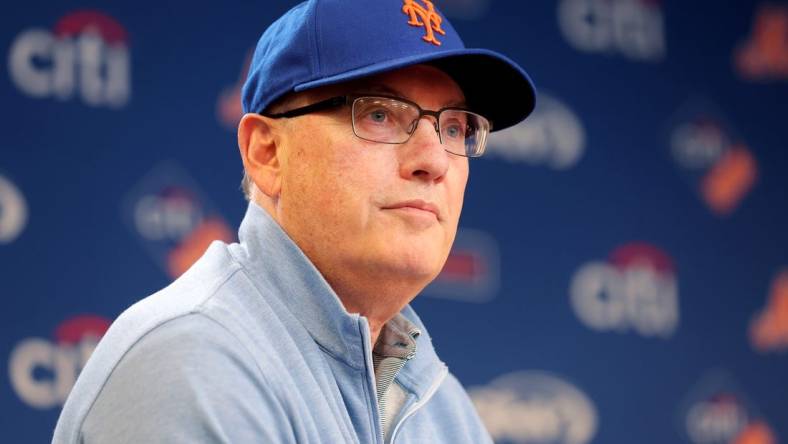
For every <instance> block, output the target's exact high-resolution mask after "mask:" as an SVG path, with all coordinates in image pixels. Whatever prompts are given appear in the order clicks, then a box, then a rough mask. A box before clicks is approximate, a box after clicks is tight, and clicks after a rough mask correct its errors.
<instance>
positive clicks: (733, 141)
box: [669, 105, 758, 216]
mask: <svg viewBox="0 0 788 444" xmlns="http://www.w3.org/2000/svg"><path fill="white" fill-rule="evenodd" d="M703 107H704V108H708V106H707V105H704V106H703ZM669 139H670V140H669V143H670V150H671V154H672V156H673V159H674V160H675V161H676V163H677V164H678V165H679V166H680V167H681V168H682V170H684V171H685V172H686V173H687V175H688V176H689V178H690V181H691V183H692V184H693V185H694V186H695V187H696V189H697V192H698V194H699V195H700V197H701V199H702V200H703V202H704V203H705V204H706V206H707V207H708V208H709V209H710V210H711V211H712V212H713V213H715V214H717V215H718V216H726V215H728V214H731V213H733V212H734V211H735V210H736V208H738V207H739V205H740V204H741V202H742V201H743V200H744V198H745V197H746V196H747V195H748V194H749V193H750V191H751V190H752V188H753V187H754V185H755V183H756V181H757V178H758V162H757V161H756V159H755V157H754V156H753V154H752V152H751V151H750V149H749V148H748V147H747V145H746V144H745V143H744V142H743V141H741V140H739V139H737V138H735V137H734V136H733V135H732V132H731V131H730V129H728V128H727V126H726V125H724V124H723V123H722V119H720V118H718V117H715V116H714V113H712V112H711V111H710V110H705V109H698V110H693V111H691V112H690V113H689V115H687V116H684V117H683V118H681V119H679V120H678V121H677V122H676V123H675V124H674V125H673V127H672V130H671V131H670V135H669Z"/></svg>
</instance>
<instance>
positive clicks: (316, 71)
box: [301, 0, 323, 83]
mask: <svg viewBox="0 0 788 444" xmlns="http://www.w3.org/2000/svg"><path fill="white" fill-rule="evenodd" d="M314 2H315V7H314V9H313V10H312V14H311V17H310V18H311V20H312V26H309V27H308V30H309V36H308V38H309V46H310V49H312V55H313V57H309V60H310V62H311V63H312V66H311V68H312V76H311V78H310V80H312V79H316V78H320V77H321V76H322V75H323V69H322V64H321V63H320V41H319V39H318V38H317V36H318V35H319V30H318V29H317V28H318V26H319V25H318V24H319V23H320V20H318V19H317V14H318V9H319V8H318V6H319V4H318V3H319V1H318V0H314ZM301 83H303V82H301Z"/></svg>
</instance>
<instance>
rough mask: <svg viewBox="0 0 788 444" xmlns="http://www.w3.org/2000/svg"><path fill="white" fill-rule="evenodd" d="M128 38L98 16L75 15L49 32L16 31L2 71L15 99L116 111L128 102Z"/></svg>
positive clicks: (87, 12) (113, 22) (118, 26)
mask: <svg viewBox="0 0 788 444" xmlns="http://www.w3.org/2000/svg"><path fill="white" fill-rule="evenodd" d="M128 46H129V45H128V34H127V32H126V30H125V29H124V27H123V26H122V25H121V24H120V23H119V22H118V21H116V20H115V19H114V18H112V17H110V16H108V15H106V14H103V13H101V12H98V11H92V10H82V11H75V12H72V13H70V14H68V15H65V16H64V17H62V18H61V19H60V20H59V21H58V22H57V23H56V24H55V26H54V27H53V29H52V30H47V29H40V28H31V29H27V30H24V31H22V32H21V33H20V34H19V35H17V36H16V38H15V39H14V42H13V43H12V44H11V49H10V54H9V57H8V64H9V66H8V71H9V74H10V77H11V81H12V82H13V84H14V86H15V87H16V88H17V90H19V91H20V92H21V93H23V94H25V95H27V96H29V97H34V98H54V99H56V100H60V101H68V100H71V99H72V98H74V97H79V98H80V99H81V101H82V102H83V103H84V104H86V105H88V106H92V107H107V108H122V107H124V106H125V105H126V104H127V103H128V102H129V99H130V96H131V61H130V56H129V50H128Z"/></svg>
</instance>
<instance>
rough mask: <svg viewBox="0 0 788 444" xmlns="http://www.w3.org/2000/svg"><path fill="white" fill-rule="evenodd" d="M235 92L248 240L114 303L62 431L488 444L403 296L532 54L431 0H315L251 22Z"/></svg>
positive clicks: (420, 272) (529, 94)
mask: <svg viewBox="0 0 788 444" xmlns="http://www.w3.org/2000/svg"><path fill="white" fill-rule="evenodd" d="M348 11H354V12H353V14H348ZM243 106H244V110H245V111H246V112H247V113H248V114H246V115H245V116H244V117H243V119H242V121H241V123H240V125H239V128H238V144H239V147H240V152H241V158H242V160H243V164H244V169H245V179H244V187H245V191H246V192H247V196H248V197H249V199H250V204H249V208H248V210H247V213H246V216H245V218H244V220H243V223H242V224H241V228H240V232H239V237H240V243H239V244H232V245H226V244H224V243H221V242H215V243H214V244H212V245H211V246H210V248H209V249H208V250H207V251H206V253H205V254H204V256H203V257H202V258H201V259H200V260H199V261H198V262H197V263H196V264H195V265H194V266H193V267H192V268H191V269H190V270H189V271H187V272H186V273H185V274H184V275H183V276H182V277H180V278H178V279H177V280H176V281H175V282H174V283H173V284H171V285H170V286H168V287H167V288H165V289H164V290H162V291H160V292H158V293H157V294H154V295H153V296H150V297H148V298H146V299H145V300H143V301H141V302H139V303H138V304H136V305H134V306H133V307H132V308H130V309H129V310H127V311H126V312H125V313H124V314H122V315H121V316H120V317H119V318H118V320H117V321H116V322H115V323H114V324H113V326H112V327H111V328H110V330H109V331H108V332H107V334H106V335H105V337H104V339H103V340H102V342H101V343H100V344H99V346H98V348H97V349H96V351H95V352H94V354H93V356H92V357H91V359H90V361H89V362H88V364H87V366H86V367H85V369H84V370H83V371H82V374H81V375H80V377H79V380H78V381H77V383H76V385H75V387H74V389H73V391H72V393H71V395H70V397H69V399H68V401H67V403H66V405H65V407H64V409H63V413H62V415H61V417H60V420H59V422H58V425H57V429H56V430H55V436H54V441H55V442H58V443H60V442H68V443H71V442H101V443H103V442H146V443H149V442H233V443H239V442H240V443H245V442H273V443H382V442H402V443H405V442H407V443H414V442H424V443H483V442H490V441H491V440H490V436H489V434H488V433H487V432H486V430H485V429H484V426H483V425H482V423H481V421H480V419H479V417H478V415H477V414H476V412H475V410H474V408H473V406H472V404H471V402H470V400H469V398H468V396H467V394H466V393H465V391H464V390H463V388H462V386H461V385H460V384H459V383H458V381H457V380H456V379H455V378H454V377H453V376H452V375H451V374H449V372H448V369H447V367H446V366H445V365H444V364H443V363H442V362H441V361H440V360H439V359H438V358H437V356H436V355H435V351H434V350H433V348H432V345H431V342H430V338H429V335H428V334H427V331H426V329H425V327H424V326H423V325H422V323H421V321H420V320H419V319H418V317H417V316H416V314H415V313H414V312H413V310H412V309H411V308H410V306H409V305H408V303H409V302H410V301H411V300H412V299H413V298H414V297H415V296H416V295H417V294H418V293H419V292H420V291H421V290H422V289H423V288H424V287H425V286H426V285H427V284H428V283H429V282H430V281H431V280H432V279H434V278H435V277H436V276H437V274H438V273H439V271H440V270H441V268H442V266H443V264H444V262H445V260H446V258H447V256H448V254H449V250H450V247H451V244H452V242H453V240H454V236H455V233H456V230H457V223H458V219H459V216H460V211H461V208H462V202H463V193H464V190H465V185H466V182H467V179H468V157H475V156H479V155H481V154H482V153H483V152H484V147H485V143H486V138H487V135H488V133H489V131H490V129H491V125H494V126H495V128H498V129H500V128H505V127H507V126H511V125H513V124H515V123H517V122H519V121H520V120H522V119H524V118H525V117H526V116H527V115H528V114H529V113H530V111H531V110H532V108H533V106H534V91H533V87H532V85H531V83H530V80H529V79H528V77H527V75H526V74H525V72H524V71H522V69H521V68H519V67H518V66H517V65H516V64H514V62H512V61H510V60H508V59H506V58H504V57H503V56H500V55H498V54H495V53H493V52H490V51H485V50H468V49H465V48H464V46H463V44H462V42H461V41H460V39H459V37H458V36H457V34H456V32H455V31H454V30H453V29H452V27H451V26H450V25H449V23H448V22H446V21H445V20H444V19H443V17H442V16H440V13H439V12H437V11H436V10H435V9H434V7H433V5H432V4H431V3H429V2H427V1H424V2H416V1H401V0H375V1H372V2H369V1H361V0H312V1H309V2H307V3H304V4H301V5H299V6H297V7H295V8H294V9H292V10H291V11H289V12H288V13H287V14H285V15H284V16H283V17H282V18H280V19H279V20H278V21H277V22H275V23H274V24H273V25H272V26H271V27H270V28H269V29H268V30H267V31H266V33H265V34H264V35H263V36H262V37H261V39H260V42H259V43H258V46H257V50H256V52H255V55H254V58H253V61H252V64H251V68H250V71H249V76H248V79H247V82H246V84H245V86H244V90H243ZM469 334H472V332H469ZM458 340H459V339H458Z"/></svg>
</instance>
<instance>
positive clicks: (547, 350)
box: [0, 0, 788, 444]
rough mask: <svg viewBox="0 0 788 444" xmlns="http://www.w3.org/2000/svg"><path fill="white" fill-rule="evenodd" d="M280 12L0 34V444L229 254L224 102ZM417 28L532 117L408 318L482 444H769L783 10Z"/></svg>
mask: <svg viewBox="0 0 788 444" xmlns="http://www.w3.org/2000/svg"><path fill="white" fill-rule="evenodd" d="M293 4H294V2H289V1H274V0H270V1H266V2H262V1H258V2H249V1H229V2H222V3H212V4H209V3H207V2H206V3H202V2H187V1H184V0H159V1H156V2H152V1H146V0H142V1H137V2H113V3H110V2H106V3H104V4H102V2H82V1H79V2H78V1H72V0H67V1H61V2H42V1H39V0H30V1H28V2H25V3H24V4H18V5H15V6H14V7H13V8H6V10H5V11H4V13H3V14H2V16H0V52H2V55H3V57H2V58H1V59H0V63H3V64H4V65H5V68H6V69H3V70H0V98H1V99H2V102H1V103H2V108H0V115H1V116H2V122H3V123H2V132H0V149H1V150H2V151H0V152H1V153H2V156H0V278H2V279H0V295H2V297H3V304H4V309H3V310H2V311H0V332H2V334H0V357H1V358H2V359H3V360H5V362H6V363H7V368H8V372H7V376H5V377H3V378H2V382H0V390H1V391H2V397H1V398H0V403H1V404H2V408H3V414H2V415H1V416H0V424H2V427H0V430H2V433H3V436H2V437H1V438H0V440H2V441H3V442H45V441H47V440H49V439H50V437H51V433H52V430H53V427H54V423H55V421H56V419H57V416H58V413H59V410H60V408H61V406H62V403H63V401H64V399H65V397H66V396H67V394H68V391H69V390H70V388H71V386H72V384H73V382H74V380H75V378H76V375H77V374H78V371H79V369H80V368H81V367H82V365H83V364H84V362H85V360H86V359H87V357H88V356H89V354H90V352H91V350H92V349H93V347H94V346H95V343H96V341H97V340H98V338H100V336H101V335H102V333H103V332H104V331H105V330H106V328H107V325H108V322H110V321H111V320H112V319H113V318H114V317H116V316H117V315H118V314H119V313H120V312H121V311H122V310H123V309H124V308H126V307H127V306H129V305H130V304H132V303H133V302H135V301H136V300H138V299H140V298H142V297H144V296H145V295H147V294H150V293H152V292H154V291H155V290H157V289H159V288H161V287H163V286H165V285H166V284H167V283H168V282H170V281H171V280H172V279H173V278H174V277H176V276H178V275H179V274H180V273H181V272H182V271H183V270H184V269H185V268H186V267H188V265H189V264H190V263H191V262H192V261H193V260H194V258H195V257H197V256H199V254H200V253H201V252H202V250H203V249H204V248H205V246H206V245H207V243H208V242H210V241H211V240H213V239H225V240H227V241H231V240H233V239H234V237H235V230H236V228H237V225H238V223H239V222H240V219H241V217H242V215H243V212H244V209H245V202H244V200H243V198H242V195H241V193H240V191H239V189H238V184H239V181H240V177H241V168H242V167H241V162H240V160H239V156H238V152H237V147H236V142H235V134H234V129H235V125H236V123H237V121H238V119H239V117H240V104H239V99H238V92H239V91H238V89H239V87H240V83H239V82H240V81H241V79H242V78H243V76H244V71H245V65H246V63H247V61H248V57H249V53H250V50H251V49H252V48H253V46H254V44H255V42H256V40H257V38H258V37H259V35H260V34H261V33H262V31H263V30H264V29H265V27H266V26H267V25H268V24H269V23H270V22H271V21H272V20H274V19H275V18H276V17H278V16H279V15H281V14H282V13H283V12H284V11H286V10H287V9H288V8H289V7H291V6H292V5H293ZM437 4H438V6H439V7H441V8H442V9H441V10H442V11H443V13H444V14H445V15H446V16H448V17H449V18H450V19H451V20H452V23H453V24H454V26H455V28H457V29H458V31H459V32H460V34H461V35H462V36H463V37H464V39H465V42H466V44H467V45H468V46H471V47H479V46H480V47H489V48H492V49H495V50H499V51H501V52H504V53H506V54H508V55H510V56H511V57H512V58H513V59H515V60H517V61H518V62H519V63H521V64H522V65H523V66H525V67H526V69H527V70H528V71H529V72H530V74H531V75H532V77H533V78H534V80H535V82H536V84H537V87H538V89H539V91H540V96H539V100H538V105H537V110H536V112H535V114H534V115H533V117H532V118H531V119H530V120H529V121H528V122H527V123H525V124H521V125H519V126H517V127H514V128H511V129H509V130H506V131H505V132H501V133H496V134H495V136H494V137H493V138H492V140H491V146H490V152H489V155H488V156H486V157H484V158H482V159H477V160H474V161H473V162H472V166H471V171H472V172H471V180H470V183H469V186H468V190H467V194H466V204H465V211H464V214H463V218H462V220H461V231H460V233H459V235H458V239H457V242H456V244H455V248H454V250H453V252H452V255H451V257H450V258H449V261H448V262H447V265H446V267H445V269H444V272H443V273H442V274H441V276H440V277H439V279H438V280H436V282H435V283H433V284H432V285H431V286H430V287H428V288H427V289H426V290H425V292H424V294H423V295H422V296H420V297H418V298H417V299H416V300H415V301H414V306H415V308H416V310H417V311H418V312H419V313H420V314H421V316H422V319H423V320H424V321H425V323H426V324H427V326H428V327H429V329H430V332H431V334H432V336H433V338H434V341H435V345H436V348H437V350H438V352H439V353H440V355H441V356H442V358H443V359H444V360H445V361H446V362H447V363H448V365H449V367H450V369H451V370H452V371H453V372H454V373H455V374H456V375H457V376H458V377H459V379H460V380H461V381H462V382H463V384H465V385H466V387H468V389H469V391H470V393H471V396H472V397H473V400H474V402H475V403H476V405H477V407H478V408H479V411H480V413H481V415H482V417H483V419H484V420H485V422H486V423H487V425H488V427H489V429H490V431H491V433H492V434H493V436H494V438H495V439H496V442H498V443H518V444H549V443H562V444H563V443H566V444H585V443H591V442H593V443H633V442H634V443H644V444H652V443H653V444H664V443H674V442H675V443H692V444H709V443H711V444H717V443H720V444H721V443H735V444H768V443H777V442H785V441H786V440H788V384H787V383H786V376H787V375H788V357H787V356H786V350H788V210H787V209H786V203H788V200H786V190H788V176H786V172H788V155H786V148H788V146H786V140H788V125H787V123H788V119H786V116H788V3H785V2H784V1H783V2H763V3H761V2H760V1H759V2H747V1H743V0H741V1H733V0H723V1H720V0H717V1H711V0H698V1H694V2H679V1H676V0H672V1H660V0H555V1H540V2H519V1H518V2H515V1H504V0H445V1H443V2H438V3H437ZM349 13H351V14H357V15H358V17H359V19H363V11H349ZM362 37H363V38H374V36H362ZM490 81H491V82H494V81H495V79H492V78H491V79H490ZM500 100H502V101H503V100H506V98H505V97H502V98H501V99H500ZM469 326H473V328H472V329H469V328H468V327H469Z"/></svg>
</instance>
